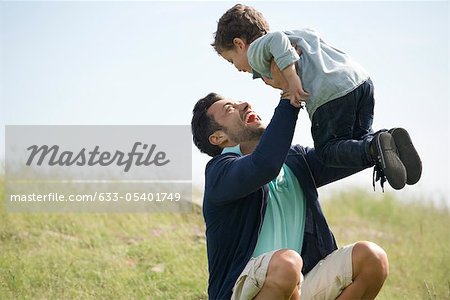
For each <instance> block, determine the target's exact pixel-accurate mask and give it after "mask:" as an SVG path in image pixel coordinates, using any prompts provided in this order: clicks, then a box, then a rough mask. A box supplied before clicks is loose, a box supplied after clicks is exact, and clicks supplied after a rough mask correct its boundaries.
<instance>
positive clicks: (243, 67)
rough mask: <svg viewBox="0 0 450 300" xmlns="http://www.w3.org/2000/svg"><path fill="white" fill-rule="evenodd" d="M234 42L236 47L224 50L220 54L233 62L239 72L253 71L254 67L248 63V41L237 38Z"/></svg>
mask: <svg viewBox="0 0 450 300" xmlns="http://www.w3.org/2000/svg"><path fill="white" fill-rule="evenodd" d="M233 43H234V49H230V50H224V51H222V52H221V53H220V55H221V56H222V57H223V58H225V59H226V60H227V61H229V62H230V63H232V64H233V65H234V66H235V67H236V69H238V71H239V72H248V73H252V68H251V67H250V65H249V64H248V58H247V49H248V45H247V43H245V41H243V40H242V39H240V38H235V39H234V40H233Z"/></svg>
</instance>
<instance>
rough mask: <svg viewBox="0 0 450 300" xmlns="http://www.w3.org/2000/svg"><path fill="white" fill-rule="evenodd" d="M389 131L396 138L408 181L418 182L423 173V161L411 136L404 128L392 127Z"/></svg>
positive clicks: (409, 182) (411, 182) (410, 182)
mask: <svg viewBox="0 0 450 300" xmlns="http://www.w3.org/2000/svg"><path fill="white" fill-rule="evenodd" d="M389 133H390V134H391V135H392V137H393V138H394V141H395V144H396V146H397V149H398V153H399V156H400V159H401V161H402V162H403V165H404V166H405V169H406V183H407V184H409V185H411V184H416V183H417V182H418V181H419V179H420V177H421V175H422V161H421V159H420V156H419V154H418V153H417V150H416V148H415V147H414V145H413V143H412V141H411V137H410V136H409V134H408V132H407V131H406V130H405V129H403V128H392V129H390V130H389Z"/></svg>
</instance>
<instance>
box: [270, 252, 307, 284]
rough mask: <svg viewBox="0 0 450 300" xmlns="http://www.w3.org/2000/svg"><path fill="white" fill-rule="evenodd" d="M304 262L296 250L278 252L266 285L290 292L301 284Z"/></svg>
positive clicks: (272, 260)
mask: <svg viewBox="0 0 450 300" xmlns="http://www.w3.org/2000/svg"><path fill="white" fill-rule="evenodd" d="M302 267H303V260H302V258H301V257H300V254H298V253H297V252H296V251H294V250H289V249H283V250H278V251H277V252H275V253H274V254H273V256H272V259H271V260H270V263H269V269H268V271H267V277H266V281H265V282H264V284H265V285H268V286H273V287H274V288H277V289H281V290H285V291H287V292H289V291H290V290H292V289H294V288H295V287H296V286H297V285H298V283H299V282H300V277H301V270H302Z"/></svg>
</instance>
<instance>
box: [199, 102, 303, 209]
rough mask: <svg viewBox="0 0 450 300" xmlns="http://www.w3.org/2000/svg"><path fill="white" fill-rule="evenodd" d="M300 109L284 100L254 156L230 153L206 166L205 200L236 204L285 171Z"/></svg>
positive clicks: (252, 154)
mask: <svg viewBox="0 0 450 300" xmlns="http://www.w3.org/2000/svg"><path fill="white" fill-rule="evenodd" d="M298 112H299V109H298V108H296V107H294V106H292V105H291V104H290V103H289V100H280V103H279V104H278V106H277V108H276V109H275V113H274V115H273V117H272V120H271V121H270V123H269V125H268V126H267V128H266V130H265V131H264V134H263V135H262V137H261V139H260V141H259V144H258V145H257V146H256V148H255V150H254V151H253V153H251V154H249V155H245V156H238V155H237V154H234V153H226V154H222V155H219V156H216V157H215V158H213V159H212V160H211V161H210V162H209V163H208V165H207V166H206V180H205V196H206V197H207V198H208V199H210V201H212V202H213V203H215V204H217V205H220V204H226V203H229V202H232V201H236V200H238V199H239V198H242V197H244V196H246V195H248V194H250V193H252V192H254V191H256V190H258V189H259V188H261V187H262V186H263V185H264V184H267V183H268V182H270V181H271V180H272V179H274V178H275V177H276V176H277V175H278V173H279V172H280V170H281V167H282V166H283V163H284V161H285V159H286V156H287V153H288V151H289V148H290V146H291V142H292V138H293V135H294V130H295V124H296V122H297V115H298Z"/></svg>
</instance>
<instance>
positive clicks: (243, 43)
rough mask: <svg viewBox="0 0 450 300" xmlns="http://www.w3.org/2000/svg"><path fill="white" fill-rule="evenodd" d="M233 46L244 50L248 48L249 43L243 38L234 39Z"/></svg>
mask: <svg viewBox="0 0 450 300" xmlns="http://www.w3.org/2000/svg"><path fill="white" fill-rule="evenodd" d="M233 45H234V46H235V47H238V48H239V49H241V50H242V49H245V47H247V42H246V41H245V40H243V39H241V38H234V39H233Z"/></svg>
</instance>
